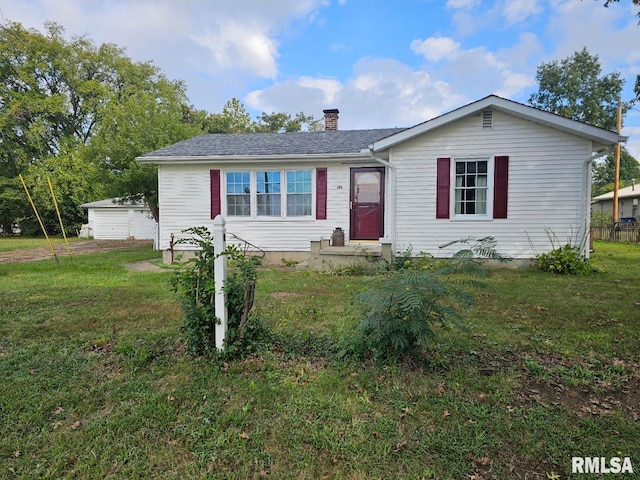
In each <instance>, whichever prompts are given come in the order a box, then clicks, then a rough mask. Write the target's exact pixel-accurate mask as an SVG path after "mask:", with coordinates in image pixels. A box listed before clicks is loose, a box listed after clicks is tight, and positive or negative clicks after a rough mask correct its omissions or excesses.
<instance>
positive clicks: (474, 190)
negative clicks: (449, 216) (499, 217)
mask: <svg viewBox="0 0 640 480" xmlns="http://www.w3.org/2000/svg"><path fill="white" fill-rule="evenodd" d="M488 164H489V161H488V160H487V159H482V160H481V159H460V160H456V161H455V185H454V196H455V200H454V212H455V214H456V215H486V214H487V192H488V189H489V185H488V176H487V171H488Z"/></svg>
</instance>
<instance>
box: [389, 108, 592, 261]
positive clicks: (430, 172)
mask: <svg viewBox="0 0 640 480" xmlns="http://www.w3.org/2000/svg"><path fill="white" fill-rule="evenodd" d="M500 155H507V156H509V184H508V189H509V198H508V214H507V218H506V219H500V220H491V221H486V222H458V221H455V218H454V217H455V215H452V218H451V220H443V219H436V218H435V212H436V195H435V193H436V159H437V158H439V157H450V158H451V159H452V160H451V162H452V163H454V161H455V159H456V158H479V157H490V158H494V157H496V156H500ZM590 155H591V144H590V142H588V141H586V140H583V139H581V138H579V137H575V136H573V135H570V134H567V133H564V132H561V131H559V130H557V129H553V128H549V127H545V126H541V125H539V124H536V123H533V122H529V121H525V120H522V119H520V118H518V117H514V116H511V115H507V114H505V113H503V112H500V111H494V112H493V125H492V128H491V129H488V128H482V127H481V122H480V121H479V120H478V116H476V115H473V116H470V117H467V118H463V119H461V120H459V121H458V122H455V123H454V124H450V125H447V126H443V127H442V128H439V129H437V130H434V131H432V132H428V133H426V134H424V135H422V136H420V137H417V138H414V139H412V140H409V141H407V142H405V143H403V144H400V145H398V146H396V147H393V149H392V151H391V164H392V165H393V167H394V172H395V179H396V180H395V181H396V194H395V204H396V207H395V216H394V221H395V225H394V231H395V234H394V248H395V250H396V251H402V250H404V249H406V248H408V247H409V246H411V247H412V248H413V251H414V252H420V251H423V252H428V253H431V254H433V255H436V256H444V255H448V254H451V249H449V250H446V251H445V250H443V249H440V248H439V246H440V245H443V244H445V243H447V242H450V241H454V240H459V239H463V238H467V237H469V236H474V237H477V238H481V237H484V236H487V235H491V236H494V237H495V238H496V240H497V241H498V250H499V251H500V253H502V254H504V255H508V256H512V257H514V258H532V257H534V256H535V254H536V252H538V253H539V252H545V251H548V250H550V248H551V245H550V241H549V234H550V233H553V234H555V235H556V236H557V238H558V239H559V240H560V241H562V242H566V241H568V240H571V241H573V242H574V243H576V242H577V243H579V242H580V241H581V240H582V238H583V236H584V231H585V230H584V228H585V222H586V219H585V211H586V206H585V205H584V202H585V199H586V197H585V195H586V194H585V191H584V188H585V176H586V174H585V162H586V160H587V158H588V157H589V156H590ZM490 171H491V172H492V170H491V168H490ZM491 176H492V173H490V175H489V181H491ZM454 182H455V180H454V177H452V178H451V184H452V188H453V185H454ZM489 194H490V195H492V192H490V193H489ZM453 212H454V210H452V213H453Z"/></svg>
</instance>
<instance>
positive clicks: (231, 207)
mask: <svg viewBox="0 0 640 480" xmlns="http://www.w3.org/2000/svg"><path fill="white" fill-rule="evenodd" d="M227 215H231V216H235V217H248V216H250V215H251V173H250V172H230V173H227Z"/></svg>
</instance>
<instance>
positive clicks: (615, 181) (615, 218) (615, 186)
mask: <svg viewBox="0 0 640 480" xmlns="http://www.w3.org/2000/svg"><path fill="white" fill-rule="evenodd" d="M621 131H622V100H621V99H620V97H618V143H616V158H615V165H616V171H615V175H614V177H613V215H612V220H613V222H614V223H616V222H617V221H618V220H620V219H619V218H618V188H619V187H620V133H621Z"/></svg>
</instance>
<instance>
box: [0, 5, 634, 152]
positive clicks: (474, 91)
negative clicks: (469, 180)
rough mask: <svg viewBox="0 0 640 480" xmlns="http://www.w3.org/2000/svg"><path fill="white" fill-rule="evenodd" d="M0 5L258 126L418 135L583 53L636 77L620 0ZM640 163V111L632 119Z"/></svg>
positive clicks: (626, 9) (630, 11)
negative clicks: (152, 67) (327, 124)
mask: <svg viewBox="0 0 640 480" xmlns="http://www.w3.org/2000/svg"><path fill="white" fill-rule="evenodd" d="M603 3H604V0H511V1H509V0H500V1H496V2H486V1H482V0H448V1H435V0H395V1H391V0H387V1H382V0H234V1H228V0H224V1H220V0H210V1H205V0H183V1H179V2H178V1H175V0H104V1H101V0H0V9H1V10H2V14H3V17H4V19H5V20H11V21H17V22H21V23H22V24H23V25H25V26H27V27H31V28H37V29H42V27H43V24H44V21H45V20H53V21H56V22H58V23H60V24H62V25H63V26H64V27H65V28H66V31H67V33H68V34H69V35H87V36H88V37H90V38H91V39H93V40H94V41H96V42H97V43H104V42H110V43H115V44H118V45H119V46H121V47H125V48H126V49H127V53H128V54H129V55H130V56H131V57H132V58H134V59H135V60H152V61H153V62H154V63H155V64H156V65H157V66H159V67H160V68H162V70H163V71H164V72H165V73H166V74H167V75H168V76H169V77H170V78H174V79H181V80H184V82H185V83H186V85H187V88H188V95H189V98H190V100H191V103H193V104H194V105H195V106H196V107H197V108H201V109H206V110H208V111H210V112H219V111H221V110H222V107H223V105H224V104H225V103H226V101H227V100H229V99H231V98H232V97H236V98H239V99H240V100H242V101H243V102H244V103H245V105H246V106H247V108H248V109H249V111H250V112H251V113H252V114H253V115H254V116H255V115H256V114H259V113H260V112H262V111H266V112H273V111H276V112H288V113H295V112H299V111H304V112H305V113H306V114H313V115H314V116H316V118H318V117H321V116H322V110H323V109H325V108H338V109H339V110H340V120H339V126H340V128H341V129H351V128H377V127H380V128H382V127H396V126H401V127H404V126H411V125H414V124H416V123H419V122H422V121H425V120H428V119H429V118H432V117H434V116H436V115H439V114H441V113H445V112H447V111H449V110H451V109H453V108H456V107H459V106H461V105H464V104H466V103H468V102H472V101H474V100H477V99H479V98H482V97H484V96H486V95H489V94H497V95H501V96H503V97H506V98H510V99H512V100H516V101H519V102H523V103H527V101H528V99H529V96H530V95H531V94H532V93H533V92H535V91H536V89H537V85H536V82H535V74H536V67H537V66H538V65H540V63H541V62H549V61H552V60H561V59H563V58H566V57H568V56H570V55H572V54H573V53H574V52H575V51H577V50H581V49H582V48H583V47H586V48H587V49H588V50H589V51H590V52H591V53H592V54H597V55H598V56H599V57H600V61H601V64H602V67H603V72H604V73H609V72H613V71H617V72H619V73H620V74H621V76H622V77H623V78H625V79H626V86H625V90H624V99H625V100H630V99H631V98H633V85H634V82H635V78H636V76H637V75H638V74H640V25H639V24H638V20H639V19H638V17H636V16H635V14H636V13H637V7H633V6H632V5H631V0H621V1H620V3H618V4H614V5H613V6H611V7H610V8H608V9H605V8H604V7H603ZM623 134H624V135H627V136H629V138H630V141H629V144H628V148H629V150H630V151H631V153H632V154H633V155H634V156H636V158H638V159H640V105H637V106H635V108H634V109H633V110H631V111H630V112H629V113H628V114H627V117H626V118H625V128H624V130H623Z"/></svg>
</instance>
